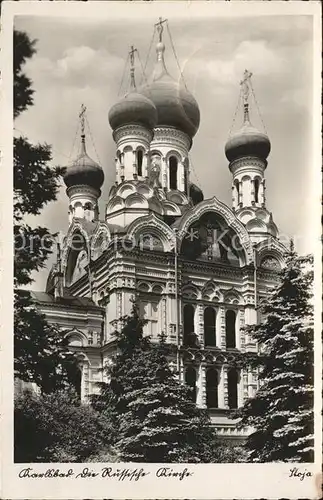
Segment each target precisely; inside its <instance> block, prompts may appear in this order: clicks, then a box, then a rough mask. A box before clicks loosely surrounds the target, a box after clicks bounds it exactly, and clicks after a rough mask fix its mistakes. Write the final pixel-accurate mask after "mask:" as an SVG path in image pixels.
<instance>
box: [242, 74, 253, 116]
mask: <svg viewBox="0 0 323 500" xmlns="http://www.w3.org/2000/svg"><path fill="white" fill-rule="evenodd" d="M251 77H252V73H251V72H250V71H248V70H247V69H245V71H244V73H243V79H242V80H241V82H240V85H241V90H242V99H243V108H244V110H243V112H244V121H245V122H248V121H249V94H250V87H251V83H250V78H251Z"/></svg>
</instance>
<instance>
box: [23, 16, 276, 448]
mask: <svg viewBox="0 0 323 500" xmlns="http://www.w3.org/2000/svg"><path fill="white" fill-rule="evenodd" d="M157 34H158V42H157V45H156V63H155V68H154V71H153V73H152V75H150V76H147V79H146V80H145V83H144V85H141V86H137V83H136V79H135V65H134V60H135V53H136V51H135V50H134V49H132V50H131V51H130V57H129V59H130V88H129V90H128V92H127V93H126V95H125V96H124V97H123V98H122V99H121V100H119V101H118V102H117V103H115V104H114V105H113V106H112V108H111V109H110V112H109V122H110V126H111V129H112V135H113V139H114V142H115V159H114V162H115V182H114V184H113V185H112V186H111V189H110V192H109V196H108V199H107V200H105V201H106V206H105V212H104V213H103V214H102V213H101V214H99V209H98V206H99V204H98V202H99V199H100V196H101V187H102V185H103V183H104V171H103V169H102V167H101V166H100V165H99V164H98V163H96V162H95V161H93V160H92V159H91V158H90V157H89V156H88V154H87V150H86V134H85V117H84V113H85V108H84V107H82V111H81V114H80V122H81V137H80V153H79V155H78V157H77V158H76V159H75V160H74V161H73V162H72V163H71V164H70V165H69V166H68V167H67V168H66V172H65V175H64V182H65V184H66V188H67V189H66V194H67V197H68V200H67V202H66V212H68V217H69V228H68V231H67V234H66V236H65V238H64V242H63V244H62V245H61V246H60V247H59V249H58V256H57V262H56V264H55V265H54V266H53V268H52V269H51V271H50V273H49V277H48V281H47V287H46V291H45V292H35V291H33V292H32V296H33V298H34V300H35V302H36V303H37V305H38V307H39V309H40V310H41V311H42V312H43V313H44V314H45V315H46V318H47V320H48V321H49V322H50V323H52V324H55V325H58V326H59V328H60V330H61V332H62V335H64V336H66V337H67V338H68V339H69V343H70V346H71V349H73V350H75V351H76V352H77V355H78V358H79V360H80V395H81V398H82V399H83V400H85V401H86V399H87V397H88V396H89V395H90V394H92V393H95V392H96V391H98V387H97V382H100V381H101V380H103V377H104V374H103V371H102V370H101V368H102V367H103V366H104V365H105V364H106V363H109V360H110V359H111V353H113V350H114V348H115V347H114V346H115V341H114V337H113V332H114V331H115V330H116V329H118V328H119V327H120V318H121V317H122V316H124V315H127V314H130V312H131V309H132V302H133V299H134V297H136V298H137V299H138V302H139V304H140V308H141V313H142V315H143V317H144V318H145V319H146V320H147V324H146V325H145V330H146V333H147V334H149V335H150V336H151V338H152V340H154V339H155V340H156V341H157V340H158V335H160V334H161V333H163V334H164V335H165V337H166V340H167V342H168V343H170V344H172V345H173V346H174V349H173V353H174V356H173V359H170V363H171V364H172V365H173V366H174V370H176V371H177V372H178V374H179V375H178V376H179V378H180V380H181V381H182V383H186V384H188V385H190V386H191V387H192V389H193V391H192V394H193V396H192V397H193V398H194V400H195V401H196V404H197V405H198V406H199V407H204V408H208V411H209V413H210V417H211V420H212V423H213V424H214V425H215V427H216V428H217V432H218V434H219V435H221V436H223V437H228V438H239V437H240V436H243V431H241V430H237V429H236V427H235V423H234V421H233V420H231V419H230V418H229V415H230V412H231V411H232V409H235V408H237V407H240V406H241V405H242V404H243V402H244V400H245V399H246V398H249V397H252V396H253V395H254V393H255V391H256V390H257V374H256V373H255V372H253V371H251V370H249V371H248V370H244V369H242V368H241V369H239V368H237V366H235V364H234V363H233V361H234V359H235V356H236V355H237V353H240V352H242V353H243V352H247V351H254V350H255V349H257V346H256V345H255V343H254V342H253V340H252V339H251V338H250V337H249V336H248V335H247V334H246V333H245V332H244V326H245V325H248V324H254V323H256V322H257V321H261V317H260V314H259V312H258V311H259V304H261V302H262V301H263V300H266V296H267V294H268V292H269V291H270V289H271V288H272V287H273V286H275V283H276V282H277V272H278V271H279V270H280V268H281V266H282V265H283V259H284V252H285V247H284V246H283V245H282V244H281V243H280V242H279V239H278V229H277V227H276V225H275V223H274V221H273V216H272V213H271V212H270V211H269V210H268V208H267V205H266V185H265V172H266V168H267V158H268V156H269V154H270V141H269V138H268V136H267V135H266V134H265V133H263V132H260V131H259V130H257V129H256V128H255V127H254V126H253V125H252V122H251V120H252V116H251V111H252V110H250V94H251V92H252V86H251V80H250V78H251V74H250V73H249V72H248V71H245V73H244V75H243V78H242V81H241V83H240V85H241V102H242V109H243V113H242V116H241V117H240V118H239V119H240V121H241V127H240V129H239V130H238V132H235V133H234V134H232V135H231V136H230V137H229V139H228V141H227V143H226V144H225V145H223V147H224V148H225V155H226V158H227V161H228V168H229V171H230V173H231V176H232V206H231V207H229V206H227V205H226V204H225V203H223V202H222V201H221V200H220V199H219V198H218V197H217V196H216V193H215V195H214V196H213V197H211V198H208V199H204V195H203V192H202V191H201V189H200V188H199V187H198V186H196V185H195V184H194V183H193V182H192V181H191V174H192V169H191V164H190V157H189V152H190V150H191V148H192V147H193V141H194V136H195V134H196V133H198V129H199V124H200V110H199V106H198V103H197V102H196V100H195V98H194V97H193V95H192V94H191V93H190V92H189V90H188V89H187V87H186V85H185V83H184V81H183V79H182V78H180V79H178V78H177V79H174V78H173V77H172V76H171V75H170V74H169V72H168V69H167V56H168V55H167V51H166V52H165V44H164V40H163V21H162V20H160V22H159V23H157ZM112 161H113V159H112V158H111V162H110V164H111V163H112ZM271 168H275V167H274V165H273V166H271Z"/></svg>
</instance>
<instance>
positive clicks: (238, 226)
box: [177, 196, 253, 265]
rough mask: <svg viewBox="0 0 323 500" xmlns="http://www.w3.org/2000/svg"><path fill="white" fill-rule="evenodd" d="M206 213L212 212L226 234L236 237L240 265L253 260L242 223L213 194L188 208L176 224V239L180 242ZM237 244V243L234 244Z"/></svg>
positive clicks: (247, 236)
mask: <svg viewBox="0 0 323 500" xmlns="http://www.w3.org/2000/svg"><path fill="white" fill-rule="evenodd" d="M207 213H211V214H212V213H213V214H215V215H218V216H219V224H220V226H221V225H222V229H223V230H224V231H225V230H228V235H229V234H231V235H232V236H233V237H235V236H236V237H237V238H238V240H239V243H240V245H239V246H240V247H241V251H240V254H239V261H240V265H247V264H251V263H252V262H253V247H252V243H251V240H250V237H249V234H248V231H247V230H246V228H245V227H244V225H243V224H242V223H241V222H240V221H239V219H237V217H236V216H235V215H234V213H233V212H232V211H231V210H230V208H229V207H227V206H226V205H225V204H224V203H222V202H220V201H219V200H218V199H217V198H216V197H215V196H214V197H213V198H209V199H207V200H204V201H201V202H200V203H199V204H198V205H196V206H194V207H192V208H191V209H190V210H188V211H187V212H186V213H185V214H184V215H183V217H182V219H181V221H180V223H179V226H178V233H177V234H178V239H179V243H180V244H182V243H183V241H184V238H185V236H186V235H187V234H188V231H189V229H190V226H192V225H193V224H194V223H198V222H199V220H200V219H201V217H202V216H204V215H205V214H207ZM236 246H238V245H236Z"/></svg>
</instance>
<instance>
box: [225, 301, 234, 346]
mask: <svg viewBox="0 0 323 500" xmlns="http://www.w3.org/2000/svg"><path fill="white" fill-rule="evenodd" d="M225 339H226V345H227V347H229V348H234V347H236V313H235V311H232V310H231V309H230V310H229V311H227V312H226V313H225Z"/></svg>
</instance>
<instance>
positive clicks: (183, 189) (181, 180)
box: [177, 161, 185, 191]
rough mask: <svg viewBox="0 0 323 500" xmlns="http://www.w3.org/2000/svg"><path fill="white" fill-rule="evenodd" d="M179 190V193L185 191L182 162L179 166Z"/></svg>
mask: <svg viewBox="0 0 323 500" xmlns="http://www.w3.org/2000/svg"><path fill="white" fill-rule="evenodd" d="M177 189H178V190H179V191H185V175H184V165H183V162H182V161H179V162H178V164H177Z"/></svg>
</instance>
